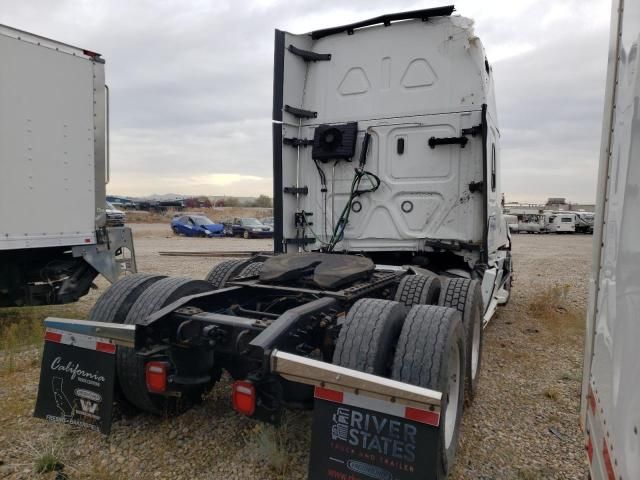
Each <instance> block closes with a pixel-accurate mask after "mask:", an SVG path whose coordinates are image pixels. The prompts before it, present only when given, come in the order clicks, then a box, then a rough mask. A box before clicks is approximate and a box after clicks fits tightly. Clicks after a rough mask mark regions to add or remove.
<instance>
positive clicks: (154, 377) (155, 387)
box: [145, 362, 169, 393]
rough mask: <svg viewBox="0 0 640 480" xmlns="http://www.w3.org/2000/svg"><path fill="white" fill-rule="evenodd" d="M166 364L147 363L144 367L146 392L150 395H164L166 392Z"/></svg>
mask: <svg viewBox="0 0 640 480" xmlns="http://www.w3.org/2000/svg"><path fill="white" fill-rule="evenodd" d="M168 370H169V364H168V363H167V362H149V363H147V365H146V367H145V380H146V381H147V390H149V391H150V392H152V393H164V392H165V391H166V390H167V371H168Z"/></svg>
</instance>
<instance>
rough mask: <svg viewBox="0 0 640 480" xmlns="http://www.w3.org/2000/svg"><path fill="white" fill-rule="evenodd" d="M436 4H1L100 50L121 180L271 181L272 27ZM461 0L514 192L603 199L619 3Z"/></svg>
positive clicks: (255, 187) (230, 186) (226, 187)
mask: <svg viewBox="0 0 640 480" xmlns="http://www.w3.org/2000/svg"><path fill="white" fill-rule="evenodd" d="M440 3H441V2H436V0H433V1H408V0H398V1H396V2H393V4H390V3H389V2H388V1H383V0H371V1H368V2H366V3H365V2H358V3H345V2H344V1H338V0H327V1H324V2H308V1H303V0H291V1H287V2H284V1H283V0H255V1H251V2H242V3H238V2H233V1H230V0H216V1H214V0H190V1H189V2H182V1H178V0H164V1H157V0H155V1H152V0H137V1H135V2H131V1H126V0H112V1H109V2H101V1H97V0H57V1H55V2H52V1H50V0H32V1H29V2H11V3H10V4H7V5H3V8H2V11H1V12H0V23H3V24H7V25H11V26H14V27H17V28H21V29H24V30H27V31H32V32H34V33H37V34H40V35H43V36H46V37H51V38H55V39H58V40H60V41H63V42H67V43H70V44H72V45H78V46H81V47H83V48H87V49H89V50H93V51H98V52H100V53H102V54H103V57H104V58H105V59H106V62H107V63H106V69H107V79H108V82H109V84H110V87H111V99H112V104H111V113H112V115H111V126H112V131H111V139H112V145H111V172H112V176H111V178H112V180H111V183H110V185H109V191H110V192H111V193H118V194H138V195H142V194H145V193H152V192H162V191H177V189H179V188H183V189H185V190H184V193H198V194H200V193H202V194H212V195H215V194H225V193H226V194H235V195H245V194H261V193H267V194H271V191H272V187H271V183H270V182H271V180H270V179H271V177H272V172H271V164H272V159H271V121H270V118H271V104H272V98H271V96H272V62H273V30H274V29H275V28H280V29H284V30H288V31H292V32H294V33H303V32H306V31H310V30H313V29H317V28H323V27H327V26H333V25H336V24H344V23H349V22H353V21H356V20H361V19H364V18H368V17H373V16H376V15H380V14H382V13H386V12H389V11H390V10H392V11H401V10H413V9H418V8H427V7H432V6H439V4H440ZM456 6H457V11H458V13H459V14H462V15H465V16H468V17H471V18H474V19H475V29H476V33H477V34H478V36H479V37H480V38H481V39H482V41H483V43H484V45H485V47H486V50H487V54H488V58H489V60H490V62H491V63H492V65H493V66H494V76H495V79H496V95H497V99H498V109H499V110H498V111H499V120H500V124H501V127H502V129H501V132H502V146H503V150H502V161H503V169H504V181H503V186H504V189H505V191H506V193H507V198H508V199H509V200H514V199H521V200H530V201H533V200H543V199H544V198H546V197H547V196H567V197H571V198H572V199H574V200H580V201H589V200H593V197H594V185H595V180H594V178H595V165H596V160H597V155H598V144H599V135H600V121H601V114H602V97H603V91H604V73H605V68H606V50H607V43H608V33H607V32H608V16H609V13H610V12H609V9H610V6H609V3H608V2H606V1H603V0H599V1H596V0H584V1H578V0H570V1H566V2H562V3H561V4H559V3H558V2H556V1H555V0H519V1H518V2H504V1H500V0H488V1H484V2H477V1H473V0H461V1H460V2H458V3H457V5H456ZM254 177H255V178H254ZM233 179H235V180H233Z"/></svg>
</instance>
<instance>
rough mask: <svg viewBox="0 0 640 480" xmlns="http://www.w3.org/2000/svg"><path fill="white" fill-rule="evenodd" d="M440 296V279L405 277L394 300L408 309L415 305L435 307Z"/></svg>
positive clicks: (420, 276)
mask: <svg viewBox="0 0 640 480" xmlns="http://www.w3.org/2000/svg"><path fill="white" fill-rule="evenodd" d="M439 295H440V277H438V276H435V275H434V276H427V275H405V276H404V277H403V278H402V280H400V284H399V285H398V289H397V290H396V295H395V297H394V300H395V301H396V302H400V303H402V304H404V305H406V306H407V307H413V306H414V305H435V304H436V303H438V297H439Z"/></svg>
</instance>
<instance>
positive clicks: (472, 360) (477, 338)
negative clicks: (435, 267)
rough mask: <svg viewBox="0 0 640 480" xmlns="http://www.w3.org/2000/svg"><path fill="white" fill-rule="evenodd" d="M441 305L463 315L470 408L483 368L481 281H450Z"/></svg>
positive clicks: (467, 394)
mask: <svg viewBox="0 0 640 480" xmlns="http://www.w3.org/2000/svg"><path fill="white" fill-rule="evenodd" d="M438 304H439V305H441V306H443V307H451V308H455V309H456V310H458V311H459V312H460V314H461V315H462V325H463V326H464V331H465V339H466V345H467V364H466V366H465V390H466V395H465V398H466V401H467V403H468V404H471V403H472V402H473V399H474V398H475V396H476V394H477V392H478V382H479V380H480V367H481V365H482V346H483V343H484V342H483V340H484V335H483V329H482V322H483V319H482V317H483V314H484V305H483V302H482V290H481V289H480V282H479V281H478V280H470V279H468V278H450V279H448V280H447V281H446V282H445V285H444V287H443V288H442V291H441V292H440V300H439V301H438Z"/></svg>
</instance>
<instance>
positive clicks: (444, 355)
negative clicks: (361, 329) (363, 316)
mask: <svg viewBox="0 0 640 480" xmlns="http://www.w3.org/2000/svg"><path fill="white" fill-rule="evenodd" d="M465 357H466V349H465V338H464V329H463V326H462V320H461V317H460V313H459V312H457V311H456V310H454V309H451V308H446V307H439V306H434V305H416V306H414V307H412V308H411V310H410V311H409V313H408V314H407V318H406V319H405V322H404V325H403V327H402V332H401V333H400V338H399V339H398V343H397V345H396V351H395V355H394V359H393V369H392V372H391V378H393V379H394V380H398V381H400V382H404V383H410V384H412V385H417V386H420V387H424V388H430V389H432V390H437V391H439V392H442V401H441V405H440V428H439V430H438V441H437V447H436V452H437V457H436V467H435V468H436V471H435V475H434V478H437V479H445V478H447V475H448V474H449V472H450V471H451V468H452V467H453V464H454V461H455V455H456V451H457V448H458V437H459V434H460V421H461V419H462V412H463V399H464V377H465V375H464V365H465V360H466V358H465Z"/></svg>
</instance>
